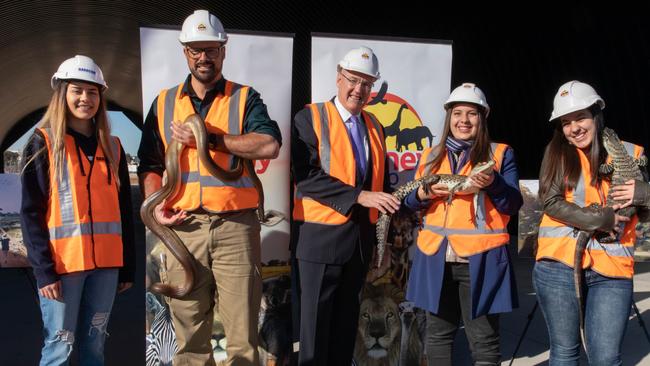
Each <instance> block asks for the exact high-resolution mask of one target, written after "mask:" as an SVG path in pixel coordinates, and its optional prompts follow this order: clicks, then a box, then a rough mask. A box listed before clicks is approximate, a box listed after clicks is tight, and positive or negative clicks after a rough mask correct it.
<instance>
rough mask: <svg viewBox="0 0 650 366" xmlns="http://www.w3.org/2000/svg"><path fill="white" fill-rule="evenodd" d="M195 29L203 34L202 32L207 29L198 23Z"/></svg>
mask: <svg viewBox="0 0 650 366" xmlns="http://www.w3.org/2000/svg"><path fill="white" fill-rule="evenodd" d="M196 29H198V30H199V31H201V32H203V31H205V30H206V29H207V28H206V26H205V24H203V23H199V25H197V26H196Z"/></svg>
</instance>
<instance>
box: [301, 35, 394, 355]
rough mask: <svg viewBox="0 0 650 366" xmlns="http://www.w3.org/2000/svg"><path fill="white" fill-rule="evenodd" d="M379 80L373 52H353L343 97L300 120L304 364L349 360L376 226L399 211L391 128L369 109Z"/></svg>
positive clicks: (346, 62)
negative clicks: (392, 179)
mask: <svg viewBox="0 0 650 366" xmlns="http://www.w3.org/2000/svg"><path fill="white" fill-rule="evenodd" d="M378 78H379V63H378V60H377V56H375V55H374V53H373V52H372V50H371V49H370V48H368V47H359V48H355V49H352V50H350V51H349V52H348V53H347V54H346V55H345V57H343V59H342V60H341V62H339V64H338V66H337V74H336V87H337V94H336V96H335V97H334V98H332V99H331V100H330V101H327V102H323V103H314V104H310V105H308V106H307V107H305V109H303V110H302V111H300V112H298V114H296V116H295V118H294V125H293V129H292V134H291V162H292V170H293V178H294V184H295V194H294V210H293V219H294V222H293V226H292V235H291V250H292V268H291V270H292V287H293V288H292V294H294V296H296V299H294V300H293V301H292V304H293V305H294V309H293V313H294V322H297V323H299V327H294V330H295V331H296V332H299V334H294V339H299V342H298V343H294V347H293V349H294V351H298V352H299V354H298V363H299V364H300V365H350V364H351V360H352V353H353V351H354V343H355V337H356V331H357V324H358V319H359V294H360V291H361V288H362V286H363V283H364V279H365V276H366V273H367V270H368V266H369V265H370V262H371V259H372V249H373V247H374V245H375V243H376V239H375V225H374V224H375V223H376V222H377V217H378V215H379V212H390V213H393V212H395V211H396V210H397V209H398V208H399V200H397V199H396V198H395V197H393V196H392V195H390V194H388V193H385V191H386V190H387V186H388V169H387V164H386V147H385V143H384V132H383V128H382V126H381V124H380V123H379V122H378V120H377V119H376V117H374V116H373V115H372V114H370V113H368V112H365V111H364V110H363V107H364V105H365V104H366V103H367V101H368V97H369V96H370V91H371V89H372V86H373V84H374V82H375V81H376V80H377V79H378ZM298 328H299V331H298Z"/></svg>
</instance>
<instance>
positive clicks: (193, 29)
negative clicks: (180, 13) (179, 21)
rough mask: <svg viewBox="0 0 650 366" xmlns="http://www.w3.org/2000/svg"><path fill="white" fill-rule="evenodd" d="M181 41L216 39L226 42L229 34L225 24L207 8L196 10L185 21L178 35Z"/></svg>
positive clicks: (216, 40)
mask: <svg viewBox="0 0 650 366" xmlns="http://www.w3.org/2000/svg"><path fill="white" fill-rule="evenodd" d="M178 40H179V41H181V43H189V42H201V41H215V42H226V41H227V40H228V35H227V34H226V30H225V29H223V24H221V21H220V20H219V18H217V17H216V16H214V15H212V14H210V12H208V11H207V10H196V11H194V13H193V14H192V15H190V16H188V17H187V18H185V21H184V22H183V27H182V28H181V35H180V36H179V37H178Z"/></svg>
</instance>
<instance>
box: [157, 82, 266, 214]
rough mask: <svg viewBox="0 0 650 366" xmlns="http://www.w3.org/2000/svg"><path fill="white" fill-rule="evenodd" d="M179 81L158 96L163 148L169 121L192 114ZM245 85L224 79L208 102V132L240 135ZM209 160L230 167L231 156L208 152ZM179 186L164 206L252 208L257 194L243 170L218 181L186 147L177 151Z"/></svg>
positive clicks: (224, 209)
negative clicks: (233, 177) (231, 178)
mask: <svg viewBox="0 0 650 366" xmlns="http://www.w3.org/2000/svg"><path fill="white" fill-rule="evenodd" d="M182 90H183V83H181V84H180V85H177V86H175V87H173V88H171V89H167V90H163V91H162V92H161V93H160V95H158V105H157V107H158V128H159V131H160V136H161V138H162V140H163V144H164V146H165V149H167V146H168V145H169V143H170V141H171V139H172V137H171V123H172V121H180V122H183V121H185V118H187V117H189V116H190V115H192V114H194V113H196V112H195V111H194V106H193V105H192V100H191V99H190V96H189V95H188V94H185V93H182ZM248 91H249V87H248V86H243V85H239V84H236V83H233V82H230V81H226V87H225V90H224V93H223V94H219V95H217V97H216V98H215V99H214V101H213V102H212V105H211V106H210V109H209V110H208V114H207V115H206V117H205V124H206V129H207V131H208V133H215V134H218V135H225V134H228V135H241V134H242V133H243V131H244V111H245V109H244V108H245V106H246V98H247V95H248ZM210 156H211V157H212V159H213V160H214V161H215V162H216V163H217V164H218V165H219V166H220V167H222V168H224V169H231V167H232V165H233V160H234V158H235V157H234V156H233V155H232V154H228V153H224V152H221V151H214V150H211V151H210ZM180 160H181V166H180V172H181V183H182V184H181V187H180V190H179V192H178V194H177V195H176V196H175V197H174V198H172V199H170V200H169V201H168V202H167V207H170V208H174V209H182V210H185V211H193V210H196V209H198V208H199V207H202V208H203V209H204V210H206V211H210V212H228V211H239V210H244V209H250V208H256V207H257V206H258V194H257V190H256V189H255V186H254V184H253V181H252V180H251V178H250V177H249V175H248V173H246V171H244V173H243V174H242V176H241V177H240V178H239V179H237V180H234V181H230V182H229V181H222V180H220V179H219V178H217V177H214V176H212V175H211V174H210V173H209V171H208V170H207V169H206V167H205V166H204V165H203V164H202V163H201V162H200V161H199V154H198V153H197V150H196V148H190V147H187V148H185V149H184V150H183V153H182V154H181V158H180Z"/></svg>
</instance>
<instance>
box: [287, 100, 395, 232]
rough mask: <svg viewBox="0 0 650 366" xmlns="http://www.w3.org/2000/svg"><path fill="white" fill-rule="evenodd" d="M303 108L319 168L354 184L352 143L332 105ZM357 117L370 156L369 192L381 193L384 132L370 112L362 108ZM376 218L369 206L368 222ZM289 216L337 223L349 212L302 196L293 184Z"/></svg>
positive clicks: (347, 218) (341, 221) (347, 217)
mask: <svg viewBox="0 0 650 366" xmlns="http://www.w3.org/2000/svg"><path fill="white" fill-rule="evenodd" d="M307 108H309V110H310V111H311V117H312V125H313V128H314V133H315V134H316V138H317V140H318V152H319V154H318V157H319V159H320V165H321V169H323V171H325V173H327V174H329V175H331V176H332V177H334V178H337V179H338V180H340V181H341V182H343V183H345V184H347V185H350V186H352V187H354V186H356V183H357V182H356V177H357V171H356V169H357V165H356V160H355V159H354V153H353V151H352V143H351V142H350V138H349V137H348V132H347V128H346V127H345V123H344V122H343V120H342V119H341V116H340V114H339V112H338V110H337V109H336V106H335V105H334V103H333V102H330V101H328V102H325V103H315V104H310V105H308V106H307ZM361 116H362V117H363V121H364V123H365V125H366V128H367V130H368V141H369V147H370V148H369V153H370V156H371V158H372V165H369V166H368V169H370V172H371V174H372V184H371V188H372V191H373V192H382V191H383V189H384V169H385V166H384V160H385V156H386V146H385V141H384V134H383V132H382V129H381V125H380V124H379V122H378V121H377V118H376V117H375V116H374V115H372V114H371V113H368V112H366V111H362V112H361ZM378 217H379V211H377V209H374V208H371V209H370V222H371V223H373V224H374V223H376V222H377V219H378ZM293 219H294V220H298V221H303V222H310V223H316V224H323V225H340V224H344V223H346V222H348V220H350V215H347V216H346V215H343V214H341V213H339V212H338V211H336V210H334V209H332V208H331V207H329V206H327V205H324V204H322V203H319V202H318V201H316V200H314V199H312V198H310V197H308V196H304V195H302V193H301V192H300V190H299V189H298V188H297V187H296V189H295V194H294V206H293Z"/></svg>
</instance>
